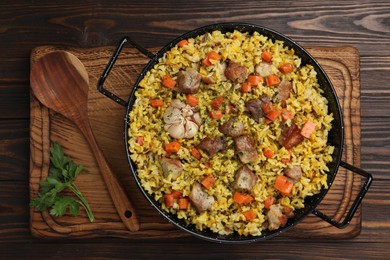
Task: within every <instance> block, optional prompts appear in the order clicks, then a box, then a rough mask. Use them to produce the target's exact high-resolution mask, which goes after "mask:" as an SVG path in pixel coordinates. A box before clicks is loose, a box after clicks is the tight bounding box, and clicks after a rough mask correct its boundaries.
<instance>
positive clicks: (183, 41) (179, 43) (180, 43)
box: [177, 39, 188, 47]
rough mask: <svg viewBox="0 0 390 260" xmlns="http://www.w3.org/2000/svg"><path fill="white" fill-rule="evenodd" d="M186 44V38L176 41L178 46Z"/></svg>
mask: <svg viewBox="0 0 390 260" xmlns="http://www.w3.org/2000/svg"><path fill="white" fill-rule="evenodd" d="M186 45H188V41H187V40H186V39H184V40H181V41H180V42H178V43H177V46H179V47H183V46H186Z"/></svg>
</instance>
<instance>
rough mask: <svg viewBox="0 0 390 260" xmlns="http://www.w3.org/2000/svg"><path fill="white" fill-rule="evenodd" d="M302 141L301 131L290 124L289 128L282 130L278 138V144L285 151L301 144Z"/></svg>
mask: <svg viewBox="0 0 390 260" xmlns="http://www.w3.org/2000/svg"><path fill="white" fill-rule="evenodd" d="M303 140H304V138H303V136H302V135H301V130H300V129H299V128H298V126H297V125H296V124H292V125H291V126H290V127H288V128H286V129H284V130H283V132H282V134H281V135H280V137H279V142H280V144H281V145H283V146H284V147H285V148H286V149H291V148H293V147H295V146H297V145H298V144H300V143H302V142H303Z"/></svg>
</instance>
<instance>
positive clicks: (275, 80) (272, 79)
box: [265, 74, 280, 87]
mask: <svg viewBox="0 0 390 260" xmlns="http://www.w3.org/2000/svg"><path fill="white" fill-rule="evenodd" d="M265 82H266V84H267V86H268V87H272V86H276V85H279V83H280V79H279V77H278V76H277V75H275V74H271V75H269V76H268V77H266V78H265Z"/></svg>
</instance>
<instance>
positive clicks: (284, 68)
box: [279, 62, 294, 74]
mask: <svg viewBox="0 0 390 260" xmlns="http://www.w3.org/2000/svg"><path fill="white" fill-rule="evenodd" d="M279 70H280V72H282V73H283V74H287V73H290V72H293V71H294V66H293V65H292V64H291V63H289V62H285V63H282V64H280V65H279Z"/></svg>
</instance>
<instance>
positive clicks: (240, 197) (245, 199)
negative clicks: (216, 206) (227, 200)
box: [233, 191, 253, 205]
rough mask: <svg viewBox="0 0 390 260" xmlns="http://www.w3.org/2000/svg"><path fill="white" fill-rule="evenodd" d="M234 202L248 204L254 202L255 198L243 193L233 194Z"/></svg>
mask: <svg viewBox="0 0 390 260" xmlns="http://www.w3.org/2000/svg"><path fill="white" fill-rule="evenodd" d="M233 201H234V202H236V203H238V204H244V205H245V204H248V203H251V202H252V201H253V197H252V196H251V195H249V194H244V193H241V192H238V191H236V192H234V194H233Z"/></svg>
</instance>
